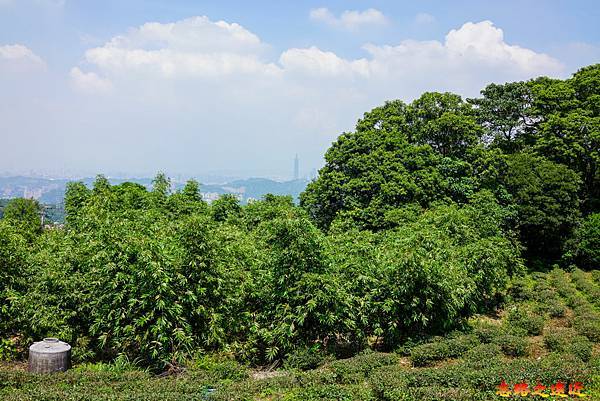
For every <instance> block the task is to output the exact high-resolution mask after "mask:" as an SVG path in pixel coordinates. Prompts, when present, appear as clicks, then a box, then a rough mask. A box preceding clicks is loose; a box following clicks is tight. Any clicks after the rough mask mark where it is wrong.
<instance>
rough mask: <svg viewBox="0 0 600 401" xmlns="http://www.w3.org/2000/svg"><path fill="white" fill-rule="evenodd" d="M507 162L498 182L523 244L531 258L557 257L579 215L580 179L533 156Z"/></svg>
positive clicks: (515, 158)
mask: <svg viewBox="0 0 600 401" xmlns="http://www.w3.org/2000/svg"><path fill="white" fill-rule="evenodd" d="M507 161H508V165H507V166H508V169H507V171H506V173H505V174H504V176H503V177H502V178H501V179H502V181H503V184H504V185H505V187H506V188H507V190H508V192H509V193H510V194H511V195H512V197H513V202H514V205H515V207H516V211H517V227H518V229H519V231H520V236H521V240H522V242H523V243H524V244H525V246H526V247H527V250H528V252H529V254H530V255H531V256H533V257H538V258H541V259H545V260H552V259H553V258H557V257H559V256H560V254H561V252H562V251H563V245H564V243H565V241H566V239H567V238H569V237H570V236H571V234H572V230H573V228H574V227H575V224H576V223H577V220H578V218H579V216H580V211H579V203H580V202H579V196H578V193H579V185H580V182H581V181H580V178H579V176H578V175H577V173H575V172H574V171H573V170H571V169H569V168H568V167H566V166H564V165H562V164H557V163H553V162H551V161H549V160H547V159H544V158H543V157H540V156H536V155H533V154H528V153H517V154H513V155H511V156H509V157H508V160H507Z"/></svg>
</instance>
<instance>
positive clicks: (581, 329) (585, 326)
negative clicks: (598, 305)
mask: <svg viewBox="0 0 600 401" xmlns="http://www.w3.org/2000/svg"><path fill="white" fill-rule="evenodd" d="M573 328H575V330H577V332H578V333H579V334H581V335H582V336H586V337H587V338H588V339H590V340H591V341H593V342H596V343H597V342H600V316H598V314H597V313H586V314H581V315H578V316H576V317H575V318H574V319H573Z"/></svg>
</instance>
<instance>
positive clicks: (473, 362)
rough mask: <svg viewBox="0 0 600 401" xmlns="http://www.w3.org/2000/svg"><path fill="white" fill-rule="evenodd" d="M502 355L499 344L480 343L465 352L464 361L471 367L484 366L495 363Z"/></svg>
mask: <svg viewBox="0 0 600 401" xmlns="http://www.w3.org/2000/svg"><path fill="white" fill-rule="evenodd" d="M501 355H502V348H501V347H500V346H499V345H498V344H480V345H478V346H476V347H475V348H472V349H470V350H469V351H467V352H466V353H465V355H464V362H465V364H466V365H467V366H469V367H470V368H483V367H487V366H489V365H490V364H495V363H496V362H497V360H498V357H500V356H501Z"/></svg>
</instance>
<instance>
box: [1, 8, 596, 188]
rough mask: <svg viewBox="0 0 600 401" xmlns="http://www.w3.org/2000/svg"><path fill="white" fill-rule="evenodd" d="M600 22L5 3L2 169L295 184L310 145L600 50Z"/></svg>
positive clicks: (506, 14)
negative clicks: (368, 117) (370, 116)
mask: <svg viewBox="0 0 600 401" xmlns="http://www.w3.org/2000/svg"><path fill="white" fill-rule="evenodd" d="M542 4H543V6H542ZM515 10H518V12H516V11H515ZM599 18H600V3H598V2H596V1H592V0H576V1H570V2H564V1H545V2H543V3H541V2H535V1H517V0H507V1H503V2H480V1H475V0H457V1H452V2H449V1H441V0H432V1H428V2H394V1H381V0H377V1H359V0H351V1H347V0H344V1H342V0H321V1H317V0H304V1H296V2H273V1H266V0H257V1H255V2H245V1H241V0H235V1H234V0H223V1H220V2H208V1H197V0H170V1H166V0H128V1H121V0H105V1H102V2H97V1H91V0H78V1H75V0H0V88H2V90H1V91H0V172H2V171H4V172H11V173H26V172H35V173H36V174H37V173H40V174H43V175H54V174H58V175H61V174H63V175H71V176H90V175H91V176H93V175H96V174H98V173H104V174H106V175H115V173H117V174H120V175H125V176H152V175H154V174H155V173H156V172H158V171H164V172H166V173H167V174H170V175H182V176H199V175H216V176H232V177H255V176H258V177H271V178H277V179H282V180H285V179H289V178H290V177H293V176H294V173H293V170H292V171H290V159H291V158H293V157H294V154H296V153H298V154H299V155H300V158H301V159H302V160H301V169H300V171H299V172H298V175H299V176H300V177H303V176H310V175H311V173H310V172H311V171H312V170H313V169H315V168H317V169H318V168H320V167H321V166H322V165H323V156H324V154H325V152H326V150H327V149H328V148H329V147H330V146H331V143H332V142H333V141H335V140H336V138H337V137H338V136H339V135H340V134H341V133H342V132H347V131H351V130H352V129H353V128H354V126H355V124H356V121H357V120H358V119H360V118H361V116H362V115H363V113H364V112H366V111H368V110H370V109H371V108H373V107H375V106H378V105H381V104H383V103H384V102H385V101H386V100H391V99H402V100H404V101H411V100H412V99H414V98H416V97H418V96H419V95H420V94H421V93H423V92H425V91H452V92H456V93H458V94H460V95H461V96H464V97H473V96H477V95H478V92H479V91H480V90H481V89H482V88H483V87H484V86H485V85H487V84H489V83H491V82H498V83H502V82H506V81H514V80H526V79H530V78H533V77H537V76H540V75H547V76H551V77H560V78H565V77H568V76H569V75H570V74H572V73H573V72H575V71H576V70H577V69H578V68H579V67H582V66H584V65H588V64H592V63H596V62H598V61H600V30H599V29H598V19H599Z"/></svg>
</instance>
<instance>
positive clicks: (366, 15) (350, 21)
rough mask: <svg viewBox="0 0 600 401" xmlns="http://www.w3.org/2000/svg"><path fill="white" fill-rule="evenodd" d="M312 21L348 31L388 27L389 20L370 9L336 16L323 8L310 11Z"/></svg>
mask: <svg viewBox="0 0 600 401" xmlns="http://www.w3.org/2000/svg"><path fill="white" fill-rule="evenodd" d="M309 16H310V19H311V20H313V21H317V22H323V23H325V24H327V25H330V26H333V27H338V28H344V29H348V30H353V29H358V28H361V27H363V26H368V25H386V24H387V23H388V19H387V18H386V16H385V15H383V13H382V12H381V11H379V10H376V9H374V8H369V9H367V10H364V11H355V10H346V11H344V12H342V13H341V14H340V15H339V16H335V15H334V14H333V13H332V12H331V11H329V9H328V8H325V7H321V8H315V9H312V10H310V14H309Z"/></svg>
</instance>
